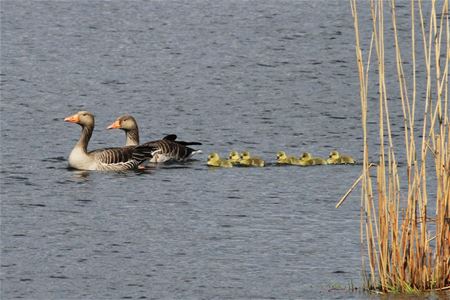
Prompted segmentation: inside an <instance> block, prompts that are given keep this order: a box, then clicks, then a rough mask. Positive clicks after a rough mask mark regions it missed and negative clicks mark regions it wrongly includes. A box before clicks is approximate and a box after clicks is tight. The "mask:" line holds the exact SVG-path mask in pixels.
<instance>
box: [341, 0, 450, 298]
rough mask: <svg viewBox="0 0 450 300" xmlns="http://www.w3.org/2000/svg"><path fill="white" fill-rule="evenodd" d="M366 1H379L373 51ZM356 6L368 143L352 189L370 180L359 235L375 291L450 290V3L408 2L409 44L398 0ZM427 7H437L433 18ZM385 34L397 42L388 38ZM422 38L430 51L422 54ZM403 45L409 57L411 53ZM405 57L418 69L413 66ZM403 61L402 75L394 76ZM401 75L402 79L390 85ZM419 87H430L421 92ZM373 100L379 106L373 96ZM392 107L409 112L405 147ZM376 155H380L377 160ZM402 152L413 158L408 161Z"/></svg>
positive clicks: (374, 16) (363, 198)
mask: <svg viewBox="0 0 450 300" xmlns="http://www.w3.org/2000/svg"><path fill="white" fill-rule="evenodd" d="M357 2H358V5H370V7H369V8H367V9H370V12H371V23H370V20H369V21H368V24H370V26H371V28H372V30H371V37H370V46H369V47H368V48H366V49H367V50H365V55H366V57H365V58H364V57H363V51H362V47H361V41H360V30H359V29H360V24H359V20H358V9H357ZM350 4H351V10H352V16H353V21H354V28H355V46H356V47H355V48H356V60H357V66H358V74H359V84H360V100H361V114H362V115H361V117H362V130H363V149H364V158H363V164H362V174H361V177H360V178H358V180H357V182H355V184H354V186H352V188H351V189H350V191H351V190H353V189H354V187H355V185H356V184H357V183H358V182H361V186H362V188H361V226H360V231H361V237H360V238H361V241H360V242H361V247H362V248H361V249H363V253H362V264H363V270H365V271H364V273H365V274H366V278H365V281H366V284H367V288H368V289H370V290H376V291H380V292H392V291H396V292H412V291H429V290H446V289H450V134H449V132H450V125H449V116H448V114H449V107H448V89H449V83H448V66H449V58H450V49H449V44H450V30H449V15H448V11H449V7H448V6H449V0H442V1H435V0H429V1H426V2H425V3H424V2H422V1H416V0H412V1H411V2H410V3H409V4H408V5H409V7H408V8H405V7H404V6H402V8H401V9H408V10H409V14H410V17H411V20H410V26H411V28H410V30H411V32H410V36H411V39H410V40H407V41H405V40H400V35H399V31H398V23H397V19H396V15H397V9H396V1H395V0H390V1H384V0H370V1H367V2H361V1H356V0H350ZM403 4H405V3H404V2H403ZM424 5H427V6H428V8H430V6H431V8H430V13H429V15H428V14H427V16H425V13H424ZM385 17H386V18H385ZM385 33H389V36H392V37H393V40H388V41H387V42H385ZM386 36H387V34H386ZM419 43H420V44H419ZM368 44H369V41H368ZM392 44H394V45H395V47H394V50H393V51H394V52H395V53H394V55H391V56H388V57H394V61H386V57H385V50H386V49H388V47H385V45H392ZM405 45H406V46H405ZM418 45H420V46H421V49H423V50H424V51H423V52H424V53H423V54H422V53H421V54H420V55H418V53H419V51H417V49H418ZM407 47H408V48H407ZM422 47H423V48H422ZM404 49H407V50H408V51H403V52H408V53H409V52H410V53H411V54H410V55H411V56H410V57H409V55H408V57H407V56H404V55H403V52H402V50H404ZM372 60H373V61H374V62H372ZM405 61H406V62H408V68H409V69H410V70H411V71H410V72H407V73H406V72H405ZM394 65H395V68H393V69H396V72H395V71H394V72H393V73H394V74H387V73H386V70H387V69H390V68H389V67H392V66H394ZM371 68H373V70H371ZM418 68H421V69H420V76H419V75H418V74H419V69H418ZM423 68H424V69H425V70H422V69H423ZM391 69H392V68H391ZM370 71H373V72H372V73H371V72H370ZM391 73H392V72H391ZM395 73H396V74H395ZM369 74H371V75H373V74H375V75H374V76H369ZM392 75H393V76H395V77H394V78H396V82H392V81H393V80H390V81H389V82H387V79H386V77H388V76H392ZM372 77H373V78H372ZM370 80H373V81H372V82H370ZM374 81H375V82H374ZM419 82H420V84H418V83H419ZM374 83H376V84H374ZM373 86H376V88H373ZM419 86H420V89H425V88H426V91H424V90H420V91H418V90H417V87H419ZM424 86H425V88H424ZM369 87H372V89H370V88H369ZM388 93H389V96H388ZM371 95H374V96H371ZM398 98H399V100H398V101H397V100H396V99H398ZM371 99H372V100H371ZM373 99H377V102H378V103H377V104H376V105H373V103H370V101H373ZM399 102H401V103H399ZM392 105H401V110H402V113H403V124H402V125H403V126H402V129H400V130H403V131H404V132H403V137H402V138H401V139H404V143H401V145H399V143H398V142H397V144H396V145H394V138H393V134H392V130H393V128H392V122H391V116H390V107H391V106H392ZM369 107H370V108H371V109H369ZM373 107H377V108H378V109H376V110H374V109H372V108H373ZM418 108H420V109H418ZM419 112H420V113H419ZM372 116H376V117H375V118H377V119H378V120H377V122H378V137H377V138H376V141H375V143H377V145H379V148H378V149H377V150H378V152H376V154H372V155H370V153H375V150H372V149H369V142H371V143H374V141H373V140H370V139H373V135H372V136H369V130H368V118H369V117H372ZM372 151H373V152H372ZM401 151H404V152H401ZM399 153H401V155H399ZM369 157H372V158H373V159H374V157H376V158H377V160H378V162H376V163H373V164H372V163H371V162H370V161H369ZM397 157H405V159H402V161H401V163H400V166H399V162H398V160H397ZM374 160H376V159H374ZM405 160H406V161H405ZM371 173H372V174H371ZM350 191H349V192H350ZM432 202H434V203H432ZM340 203H342V201H341V202H340ZM429 206H430V207H433V211H429ZM434 207H435V208H434ZM430 210H431V209H430Z"/></svg>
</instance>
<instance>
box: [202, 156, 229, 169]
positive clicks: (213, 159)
mask: <svg viewBox="0 0 450 300" xmlns="http://www.w3.org/2000/svg"><path fill="white" fill-rule="evenodd" d="M207 164H208V166H211V167H222V168H231V167H233V164H232V163H231V162H230V161H228V160H226V159H221V158H220V156H219V154H217V153H216V152H213V153H211V154H209V155H208V162H207Z"/></svg>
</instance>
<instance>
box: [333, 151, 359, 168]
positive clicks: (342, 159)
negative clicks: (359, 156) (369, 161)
mask: <svg viewBox="0 0 450 300" xmlns="http://www.w3.org/2000/svg"><path fill="white" fill-rule="evenodd" d="M327 163H328V164H330V165H338V164H354V163H355V160H354V159H353V158H352V157H351V156H348V155H341V154H340V153H339V152H337V151H331V152H330V155H329V156H328V159H327Z"/></svg>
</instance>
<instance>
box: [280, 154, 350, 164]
mask: <svg viewBox="0 0 450 300" xmlns="http://www.w3.org/2000/svg"><path fill="white" fill-rule="evenodd" d="M277 163H278V164H285V165H297V166H314V165H342V164H354V163H355V160H354V159H353V158H352V157H351V156H348V155H342V154H340V153H339V152H338V151H331V152H330V154H329V155H328V158H327V159H324V158H321V157H314V156H312V154H311V153H309V152H304V153H303V154H302V155H300V156H299V157H296V156H293V155H287V154H286V152H284V151H278V153H277Z"/></svg>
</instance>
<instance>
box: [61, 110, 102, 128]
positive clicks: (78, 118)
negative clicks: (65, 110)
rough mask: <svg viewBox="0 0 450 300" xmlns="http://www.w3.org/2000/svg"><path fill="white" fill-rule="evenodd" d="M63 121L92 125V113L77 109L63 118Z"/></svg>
mask: <svg viewBox="0 0 450 300" xmlns="http://www.w3.org/2000/svg"><path fill="white" fill-rule="evenodd" d="M64 121H65V122H70V123H76V124H79V125H81V126H89V127H94V123H95V121H94V115H93V114H92V113H90V112H88V111H84V110H83V111H79V112H77V113H76V114H74V115H71V116H68V117H66V118H65V119H64Z"/></svg>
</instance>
